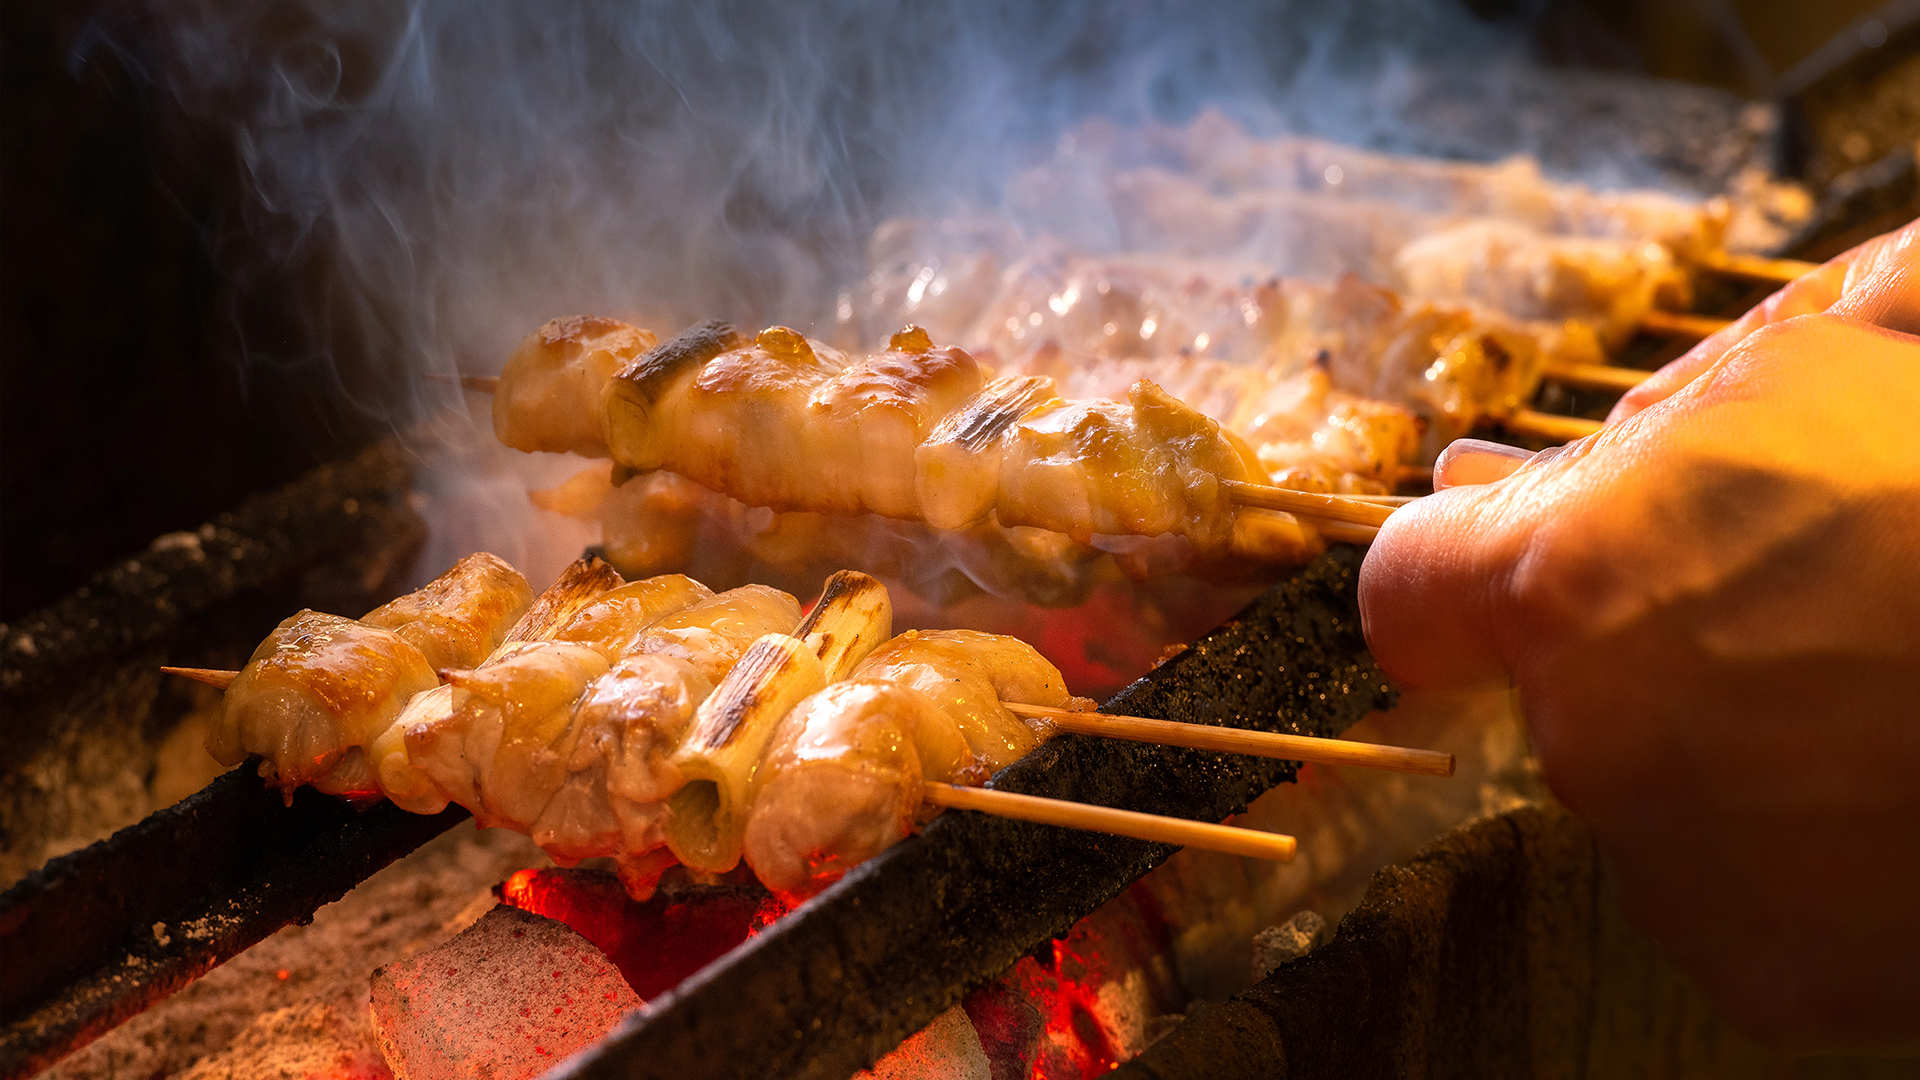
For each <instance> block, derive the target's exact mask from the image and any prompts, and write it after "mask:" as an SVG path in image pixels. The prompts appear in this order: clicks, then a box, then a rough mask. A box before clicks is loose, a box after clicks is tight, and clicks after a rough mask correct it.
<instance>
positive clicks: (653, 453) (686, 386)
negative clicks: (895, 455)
mask: <svg viewBox="0 0 1920 1080" xmlns="http://www.w3.org/2000/svg"><path fill="white" fill-rule="evenodd" d="M846 366H847V358H846V357H845V356H843V355H841V354H840V353H839V352H838V351H836V350H834V349H832V348H830V347H828V346H827V345H825V344H823V343H821V342H816V341H809V340H807V338H806V337H805V336H803V335H802V334H800V332H799V331H796V330H790V329H788V328H786V327H784V326H774V327H769V328H767V329H765V330H762V331H761V332H760V334H759V335H758V336H757V337H756V338H755V339H754V340H753V342H752V343H751V344H750V345H746V346H744V347H741V346H739V345H738V335H737V334H736V333H734V332H733V331H732V330H731V328H727V327H723V326H718V325H711V326H702V327H695V328H694V330H692V331H690V332H689V333H687V334H683V335H681V336H680V337H678V338H675V339H674V340H673V341H670V342H668V343H667V344H665V345H663V346H661V347H660V348H658V349H655V350H653V351H652V352H650V353H648V354H647V355H645V356H643V357H641V358H640V359H639V360H638V361H636V362H635V363H634V364H632V365H629V366H628V368H627V369H626V370H624V371H622V372H621V373H620V374H619V375H618V376H616V377H615V378H614V380H613V382H612V383H611V384H610V386H609V389H608V401H607V406H606V408H607V412H606V417H607V436H608V441H609V446H610V448H611V449H612V452H613V458H614V460H615V461H617V462H619V463H620V464H621V465H624V466H626V467H627V468H629V469H633V470H635V471H638V472H650V471H652V470H654V469H668V470H670V471H672V472H676V473H679V474H680V475H682V476H685V477H687V478H688V479H690V480H694V481H697V482H699V483H702V484H705V485H706V486H708V487H710V488H713V489H715V490H719V491H729V492H737V493H738V494H739V496H740V498H741V499H742V501H745V502H750V503H753V504H754V505H757V506H785V505H793V503H794V500H796V499H801V498H805V497H806V493H805V492H804V491H800V490H796V489H797V488H804V487H805V486H807V485H808V481H809V480H810V475H809V474H807V473H805V472H804V471H802V470H796V469H793V468H791V465H792V464H793V463H796V462H817V461H818V460H819V459H818V456H817V455H816V454H815V453H814V447H813V445H812V444H811V441H810V439H809V435H811V434H812V433H811V431H810V430H809V428H808V426H807V425H806V424H804V423H801V422H799V421H800V419H801V418H802V417H804V416H805V415H806V409H807V405H808V402H809V399H810V398H811V397H812V395H813V392H814V391H815V390H816V389H818V388H819V387H820V386H821V384H822V383H825V382H826V381H827V380H828V379H829V378H831V377H832V376H834V375H836V374H838V373H839V372H840V371H841V370H842V369H844V368H845V367H846ZM747 440H751V441H752V452H751V454H748V453H743V452H742V444H743V443H744V442H745V441H747ZM763 462H764V463H766V464H762V463H763Z"/></svg>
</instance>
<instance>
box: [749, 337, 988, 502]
mask: <svg viewBox="0 0 1920 1080" xmlns="http://www.w3.org/2000/svg"><path fill="white" fill-rule="evenodd" d="M982 382H983V377H982V375H981V372H980V367H979V365H978V364H976V363H974V361H973V357H971V356H969V355H967V354H966V353H965V352H964V351H962V350H960V349H956V348H952V347H945V348H938V349H936V348H934V347H933V342H932V340H931V339H930V338H928V336H927V332H926V331H925V330H922V329H920V328H919V327H917V326H910V327H907V328H906V329H905V330H902V331H900V332H899V333H896V334H894V335H893V338H892V340H891V341H890V342H889V343H888V348H887V351H886V352H884V353H881V354H879V355H877V356H869V357H867V358H866V359H864V360H861V361H859V362H857V363H854V364H850V365H848V367H847V368H845V369H844V370H842V371H841V372H840V373H839V374H838V375H835V376H834V377H832V378H830V379H828V380H827V381H826V382H824V383H822V384H821V385H820V387H819V388H818V389H817V390H815V391H814V393H813V396H812V397H811V398H810V399H809V400H808V402H807V406H806V419H805V423H806V425H807V427H808V429H809V434H810V437H809V438H808V440H807V441H808V442H809V443H810V444H811V447H812V449H811V453H812V454H813V455H815V456H813V457H809V458H807V459H805V460H806V461H808V462H809V464H810V465H811V466H812V468H810V469H809V470H808V471H809V473H810V474H811V476H810V480H811V483H812V484H814V485H816V490H814V491H813V492H812V498H811V500H810V501H809V502H808V503H807V504H806V505H807V507H808V509H811V510H814V511H816V512H819V513H827V514H859V513H873V514H882V515H885V516H887V517H896V518H917V517H919V516H920V499H919V494H918V491H919V485H916V483H915V467H914V451H915V449H916V448H917V447H919V446H920V444H921V443H922V442H923V441H924V440H925V439H926V438H927V436H928V435H929V434H931V433H932V431H933V429H934V427H935V425H937V424H939V423H940V422H941V420H942V419H943V418H944V417H946V416H947V415H948V414H949V413H950V412H952V411H953V409H954V407H955V406H956V405H958V404H960V403H961V402H962V401H963V400H967V399H969V398H970V397H971V396H972V395H974V394H975V393H976V392H977V391H979V389H980V387H981V383H982ZM790 464H791V463H787V465H785V466H780V467H783V468H784V467H790ZM746 501H749V502H751V501H752V500H750V499H749V500H746ZM769 505H772V504H769Z"/></svg>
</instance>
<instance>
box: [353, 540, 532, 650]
mask: <svg viewBox="0 0 1920 1080" xmlns="http://www.w3.org/2000/svg"><path fill="white" fill-rule="evenodd" d="M532 603H533V586H531V585H529V584H527V579H526V578H524V577H522V576H521V574H520V571H518V570H515V569H514V568H513V567H511V566H508V565H507V563H506V560H504V559H502V558H500V557H499V556H497V555H490V554H488V553H486V552H484V551H481V552H476V553H475V554H472V555H469V556H467V557H466V558H464V559H461V560H460V561H459V562H457V563H455V564H454V565H453V569H451V570H448V571H447V572H446V573H444V574H441V575H440V576H439V577H437V578H434V579H433V580H432V581H430V582H428V583H427V584H426V586H425V587H424V588H421V589H419V590H417V591H415V592H411V593H408V594H407V595H405V596H402V597H400V598H399V599H397V600H394V601H392V602H390V603H387V604H383V605H382V606H380V607H377V608H374V609H373V610H372V611H369V612H367V613H366V614H365V615H363V616H361V618H360V621H361V622H363V623H366V624H367V625H368V626H378V627H380V628H381V629H383V630H391V631H393V632H394V633H395V634H396V635H398V636H399V637H401V638H403V639H405V640H406V641H409V642H411V643H412V644H413V645H414V646H415V647H416V648H418V649H419V650H420V652H421V653H422V654H423V655H424V656H425V657H426V658H427V663H428V664H430V665H432V667H433V670H435V671H441V670H444V669H446V668H466V667H473V666H475V665H477V664H479V663H480V662H481V661H483V660H485V659H486V658H487V654H488V653H491V652H492V651H493V650H494V649H496V648H498V647H499V646H500V643H501V641H502V640H503V639H505V637H506V635H507V631H508V630H509V629H511V628H512V626H513V624H514V622H515V620H517V619H519V618H520V616H521V615H524V614H525V613H526V610H527V607H528V605H530V604H532Z"/></svg>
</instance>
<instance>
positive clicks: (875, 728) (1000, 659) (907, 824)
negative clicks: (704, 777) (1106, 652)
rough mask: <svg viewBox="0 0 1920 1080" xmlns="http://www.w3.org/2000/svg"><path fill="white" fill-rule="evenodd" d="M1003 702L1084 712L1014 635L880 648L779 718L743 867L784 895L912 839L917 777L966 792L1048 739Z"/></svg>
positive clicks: (934, 634)
mask: <svg viewBox="0 0 1920 1080" xmlns="http://www.w3.org/2000/svg"><path fill="white" fill-rule="evenodd" d="M1003 701H1017V702H1025V703H1030V704H1045V705H1050V706H1054V707H1086V708H1090V707H1091V706H1092V702H1089V701H1086V700H1085V699H1080V698H1073V697H1071V696H1070V695H1069V694H1068V693H1067V692H1066V688H1065V680H1064V679H1062V678H1061V675H1060V672H1059V670H1058V669H1056V668H1055V667H1054V666H1053V665H1052V664H1049V663H1047V661H1046V660H1045V659H1043V658H1042V657H1041V656H1040V654H1039V653H1037V652H1035V651H1034V650H1033V649H1032V647H1030V646H1028V645H1027V644H1026V643H1024V642H1021V641H1019V640H1018V639H1015V638H1008V637H1000V636H998V635H994V634H982V633H977V632H974V631H969V630H947V631H908V632H907V633H904V634H901V635H900V636H899V637H896V638H894V639H893V640H892V641H889V642H887V643H886V644H885V645H883V646H881V647H880V648H879V649H877V650H875V651H874V653H873V654H872V655H871V656H869V657H868V658H867V659H866V661H865V662H864V663H862V664H861V665H860V667H859V669H858V671H857V673H856V674H855V675H854V677H853V678H852V679H849V680H847V681H846V682H842V683H837V684H835V685H832V686H829V687H827V688H826V689H824V690H821V691H819V692H818V693H815V694H814V695H812V696H811V697H808V698H807V699H806V700H804V701H802V702H801V703H800V704H799V705H797V706H795V707H794V709H793V711H792V712H790V713H789V714H788V715H787V717H786V720H785V722H784V724H783V725H782V727H781V730H780V732H779V734H778V735H777V736H776V737H775V738H774V741H773V745H772V746H771V747H770V748H769V750H768V752H767V756H766V760H765V764H764V765H763V769H764V770H765V772H766V774H767V778H766V779H765V780H764V781H763V782H762V787H761V790H760V792H759V794H758V797H757V798H756V800H755V803H754V808H753V813H752V816H751V818H750V819H749V821H748V823H747V827H746V835H745V840H744V843H745V853H746V860H747V863H748V865H749V866H751V867H753V870H754V873H755V875H756V876H758V877H759V878H760V880H761V881H762V882H763V883H765V884H766V885H767V887H768V888H771V889H775V890H778V891H781V892H785V893H790V894H798V895H809V894H811V893H814V892H817V891H819V890H820V889H821V888H823V887H825V886H826V885H829V884H831V883H832V882H834V881H835V880H838V879H839V877H840V876H841V875H842V874H844V873H845V872H846V871H847V870H848V869H850V868H851V867H854V866H857V865H859V864H860V863H862V862H864V861H866V860H867V859H869V858H871V857H873V856H874V855H876V854H878V853H879V852H880V851H882V850H884V849H886V848H887V847H888V846H890V845H892V844H893V843H894V842H896V841H898V840H899V839H901V838H902V837H904V836H906V835H907V834H908V833H910V832H911V831H912V830H913V827H914V823H915V821H916V820H917V819H918V818H919V817H920V815H922V814H923V813H924V806H923V800H922V797H921V785H922V784H923V783H924V782H925V781H929V780H936V781H940V782H943V783H963V784H964V783H978V782H980V781H981V780H983V779H985V777H986V776H988V775H990V774H991V773H992V772H994V771H996V770H998V769H1000V768H1003V767H1004V766H1006V765H1007V764H1009V763H1011V762H1012V761H1013V760H1015V759H1016V758H1018V757H1020V756H1021V755H1022V754H1024V753H1026V752H1027V751H1028V750H1030V749H1032V748H1033V747H1034V746H1035V745H1037V744H1038V743H1039V742H1040V741H1041V740H1042V739H1044V738H1045V737H1046V735H1047V730H1046V729H1045V728H1041V727H1035V726H1030V725H1028V724H1027V723H1026V722H1025V721H1023V720H1021V719H1019V718H1018V717H1016V716H1014V715H1013V714H1012V713H1011V712H1008V711H1007V709H1006V707H1005V706H1004V705H1002V704H1001V703H1002V702H1003Z"/></svg>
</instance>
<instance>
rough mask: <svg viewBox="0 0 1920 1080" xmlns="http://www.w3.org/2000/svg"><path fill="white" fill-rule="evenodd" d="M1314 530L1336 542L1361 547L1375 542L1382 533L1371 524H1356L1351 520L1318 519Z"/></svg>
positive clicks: (1314, 524)
mask: <svg viewBox="0 0 1920 1080" xmlns="http://www.w3.org/2000/svg"><path fill="white" fill-rule="evenodd" d="M1313 531H1314V532H1317V533H1319V534H1320V535H1321V537H1323V538H1324V539H1327V540H1331V541H1333V542H1334V543H1336V544H1359V545H1360V546H1361V547H1366V546H1367V545H1368V544H1371V543H1373V542H1374V540H1375V539H1376V538H1378V537H1379V535H1380V530H1379V529H1376V528H1374V527H1373V526H1371V525H1355V524H1353V523H1352V522H1350V521H1316V522H1314V523H1313Z"/></svg>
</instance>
